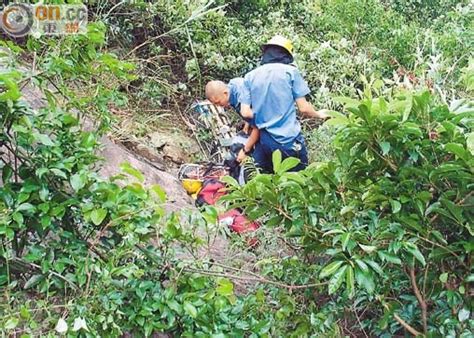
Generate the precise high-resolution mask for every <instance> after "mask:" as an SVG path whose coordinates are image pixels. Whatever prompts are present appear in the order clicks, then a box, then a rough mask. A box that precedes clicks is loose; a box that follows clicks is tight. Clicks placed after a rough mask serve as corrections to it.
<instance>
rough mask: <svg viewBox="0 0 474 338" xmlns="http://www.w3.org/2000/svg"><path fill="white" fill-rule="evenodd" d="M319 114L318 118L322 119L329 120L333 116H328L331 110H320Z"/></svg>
mask: <svg viewBox="0 0 474 338" xmlns="http://www.w3.org/2000/svg"><path fill="white" fill-rule="evenodd" d="M317 113H318V116H317V117H318V118H320V119H323V120H327V119H329V118H331V116H330V115H329V114H328V113H329V109H321V110H318V111H317Z"/></svg>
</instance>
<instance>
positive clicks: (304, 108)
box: [296, 97, 330, 119]
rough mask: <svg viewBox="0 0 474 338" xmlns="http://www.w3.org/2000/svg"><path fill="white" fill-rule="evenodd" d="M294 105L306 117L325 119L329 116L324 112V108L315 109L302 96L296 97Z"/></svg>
mask: <svg viewBox="0 0 474 338" xmlns="http://www.w3.org/2000/svg"><path fill="white" fill-rule="evenodd" d="M296 106H297V107H298V110H299V111H300V112H301V114H302V115H303V116H306V117H316V118H319V119H327V118H329V117H330V116H329V115H328V114H327V113H326V112H324V110H319V111H317V110H315V109H314V108H313V106H312V105H311V103H309V102H308V101H307V100H306V98H304V97H300V98H297V99H296Z"/></svg>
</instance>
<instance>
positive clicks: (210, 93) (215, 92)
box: [206, 80, 230, 107]
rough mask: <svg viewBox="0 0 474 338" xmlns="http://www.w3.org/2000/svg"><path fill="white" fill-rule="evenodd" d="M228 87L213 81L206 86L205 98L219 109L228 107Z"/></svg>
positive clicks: (220, 82)
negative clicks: (219, 107)
mask: <svg viewBox="0 0 474 338" xmlns="http://www.w3.org/2000/svg"><path fill="white" fill-rule="evenodd" d="M229 96H230V95H229V87H228V86H227V84H225V83H224V82H222V81H218V80H213V81H209V82H208V83H207V84H206V98H207V99H208V100H209V101H211V102H212V103H213V104H215V105H217V106H221V107H228V106H229Z"/></svg>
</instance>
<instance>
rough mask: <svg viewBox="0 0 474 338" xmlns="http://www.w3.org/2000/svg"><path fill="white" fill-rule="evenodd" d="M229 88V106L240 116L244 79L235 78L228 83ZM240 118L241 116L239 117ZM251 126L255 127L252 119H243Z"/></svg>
mask: <svg viewBox="0 0 474 338" xmlns="http://www.w3.org/2000/svg"><path fill="white" fill-rule="evenodd" d="M228 86H229V104H230V106H231V107H232V108H234V109H235V111H236V112H237V114H239V115H240V103H241V102H242V95H243V94H244V89H245V88H244V78H243V77H236V78H235V79H232V80H230V81H229V83H228ZM241 117H242V116H241ZM244 120H245V121H247V122H248V123H249V124H250V125H251V126H255V122H254V119H253V118H252V119H244Z"/></svg>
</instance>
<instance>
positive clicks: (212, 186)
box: [196, 178, 227, 207]
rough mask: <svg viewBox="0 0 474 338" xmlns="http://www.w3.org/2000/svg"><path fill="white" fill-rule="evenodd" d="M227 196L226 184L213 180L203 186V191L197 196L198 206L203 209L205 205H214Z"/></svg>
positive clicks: (207, 181) (205, 182)
mask: <svg viewBox="0 0 474 338" xmlns="http://www.w3.org/2000/svg"><path fill="white" fill-rule="evenodd" d="M225 194H227V191H226V187H225V184H224V183H222V182H221V181H219V180H217V179H215V178H211V179H208V180H206V181H204V183H203V184H202V188H201V190H200V191H199V192H198V194H197V198H196V205H197V206H199V207H201V206H203V205H206V204H207V205H214V204H216V202H217V201H218V200H219V198H221V197H222V196H224V195H225Z"/></svg>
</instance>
